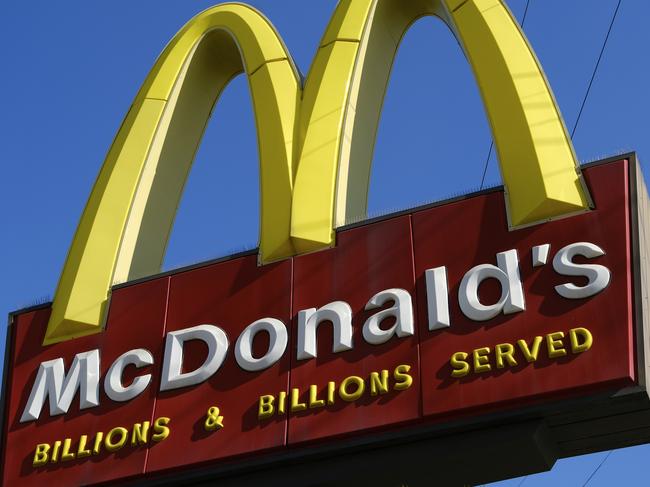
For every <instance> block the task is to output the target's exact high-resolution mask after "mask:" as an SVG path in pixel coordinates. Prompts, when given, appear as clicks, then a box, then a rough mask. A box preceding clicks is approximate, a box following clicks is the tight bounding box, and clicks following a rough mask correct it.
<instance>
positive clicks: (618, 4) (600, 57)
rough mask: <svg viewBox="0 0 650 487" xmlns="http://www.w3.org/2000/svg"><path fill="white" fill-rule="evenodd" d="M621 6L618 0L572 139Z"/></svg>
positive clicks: (572, 132) (574, 126)
mask: <svg viewBox="0 0 650 487" xmlns="http://www.w3.org/2000/svg"><path fill="white" fill-rule="evenodd" d="M620 6H621V0H618V3H617V4H616V9H615V10H614V15H612V20H611V21H610V22H609V28H608V29H607V35H606V36H605V40H604V41H603V46H602V47H601V48H600V54H598V60H597V61H596V66H594V71H593V73H591V79H590V80H589V85H588V86H587V91H586V93H585V96H584V98H583V99H582V105H580V111H578V117H577V118H576V123H575V124H574V125H573V130H571V139H573V135H574V134H575V133H576V128H578V122H579V121H580V116H581V115H582V110H583V109H584V108H585V104H586V103H587V98H588V97H589V92H590V91H591V85H592V84H593V83H594V78H595V77H596V72H597V71H598V66H599V65H600V60H601V59H602V58H603V53H604V52H605V46H607V41H608V40H609V34H610V33H611V32H612V27H613V26H614V21H615V20H616V15H617V14H618V9H619V7H620Z"/></svg>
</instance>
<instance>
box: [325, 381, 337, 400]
mask: <svg viewBox="0 0 650 487" xmlns="http://www.w3.org/2000/svg"><path fill="white" fill-rule="evenodd" d="M334 392H336V382H333V381H329V382H328V383H327V404H328V405H329V406H331V405H332V404H334Z"/></svg>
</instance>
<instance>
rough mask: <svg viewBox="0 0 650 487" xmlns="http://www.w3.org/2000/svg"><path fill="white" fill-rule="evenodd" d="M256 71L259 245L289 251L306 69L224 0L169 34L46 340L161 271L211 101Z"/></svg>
mask: <svg viewBox="0 0 650 487" xmlns="http://www.w3.org/2000/svg"><path fill="white" fill-rule="evenodd" d="M242 70H244V71H245V72H246V74H247V75H248V80H249V84H250V90H251V95H252V98H253V107H254V111H255V117H256V122H257V128H258V142H259V153H260V187H261V198H260V199H261V206H262V212H261V229H260V233H261V235H262V237H261V247H262V248H263V249H264V252H265V254H264V257H265V258H268V259H273V258H278V256H284V255H291V254H292V253H293V249H292V246H291V242H290V240H289V225H290V222H289V219H290V215H291V195H292V184H293V173H294V168H293V139H294V137H293V130H294V126H295V123H294V122H295V120H294V118H295V115H296V108H297V103H298V99H299V91H300V76H299V74H298V72H297V70H296V68H295V66H294V64H293V62H292V60H291V58H290V56H289V54H288V52H287V50H286V48H285V46H284V45H283V43H282V41H281V40H280V38H279V36H278V35H277V33H276V31H275V30H274V28H273V27H272V26H271V24H270V23H269V22H268V20H267V19H266V18H265V17H263V16H262V15H261V14H260V13H259V12H257V11H256V10H254V9H252V8H251V7H248V6H245V5H239V4H224V5H220V6H217V7H213V8H211V9H208V10H206V11H205V12H203V13H201V14H199V15H197V16H196V17H195V18H194V19H192V20H191V21H190V22H188V24H187V25H186V26H185V27H183V29H182V30H181V31H180V32H179V33H178V34H177V35H176V36H175V37H174V38H173V39H172V41H171V42H170V43H169V45H168V46H167V47H166V48H165V50H164V51H163V53H162V54H161V56H160V58H159V59H158V60H157V61H156V64H155V65H154V67H153V69H152V70H151V72H150V73H149V75H148V76H147V79H146V80H145V82H144V84H143V86H142V88H141V89H140V92H139V93H138V95H137V97H136V99H135V101H134V103H133V105H132V106H131V108H130V110H129V112H128V114H127V116H126V118H125V120H124V122H123V124H122V126H121V127H120V129H119V131H118V133H117V135H116V137H115V140H114V142H113V145H112V146H111V148H110V150H109V153H108V155H107V156H106V161H105V162H104V165H103V167H102V169H101V171H100V174H99V176H98V179H97V181H96V183H95V186H94V188H93V191H92V193H91V195H90V198H89V200H88V203H87V205H86V208H85V210H84V213H83V215H82V217H81V221H80V223H79V227H78V228H77V232H76V234H75V237H74V240H73V242H72V246H71V248H70V251H69V254H68V257H67V259H66V263H65V266H64V269H63V273H62V275H61V279H60V281H59V285H58V287H57V291H56V294H55V298H54V303H53V309H52V315H51V318H50V322H49V325H48V329H47V333H46V336H45V340H44V343H45V344H48V343H54V342H57V341H61V340H66V339H69V338H74V337H77V336H83V335H87V334H91V333H95V332H98V331H101V325H102V319H103V318H104V312H105V307H106V304H107V300H108V295H109V291H110V288H111V286H112V285H113V284H114V283H115V282H121V281H126V280H129V279H134V278H137V277H140V276H143V275H147V274H153V273H156V272H159V270H160V265H161V262H162V259H163V257H164V252H165V246H166V243H167V238H168V235H169V232H170V229H171V226H172V223H173V220H174V214H175V212H176V207H177V205H178V201H179V199H180V197H181V193H182V190H183V185H184V182H185V179H186V176H187V173H188V171H189V168H190V166H191V164H192V160H193V158H194V154H195V152H196V150H197V147H198V144H199V142H200V139H201V136H202V135H203V131H204V129H205V125H206V123H207V120H208V118H209V116H210V112H211V110H212V107H213V105H214V103H215V101H216V99H217V97H218V96H219V94H220V93H221V91H222V90H223V89H224V87H225V86H226V84H227V83H228V82H229V81H230V79H232V78H233V77H234V76H235V75H237V74H238V73H240V72H242Z"/></svg>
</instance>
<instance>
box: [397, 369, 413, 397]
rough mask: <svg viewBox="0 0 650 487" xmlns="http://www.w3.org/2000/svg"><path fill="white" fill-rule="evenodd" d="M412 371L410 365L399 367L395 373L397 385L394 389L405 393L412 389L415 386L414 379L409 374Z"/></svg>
mask: <svg viewBox="0 0 650 487" xmlns="http://www.w3.org/2000/svg"><path fill="white" fill-rule="evenodd" d="M409 370H411V366H410V365H406V364H403V365H398V366H397V367H395V370H394V371H393V379H395V385H394V386H393V389H395V390H396V391H403V390H406V389H408V388H409V387H411V384H413V377H411V375H410V374H409V373H408V372H409Z"/></svg>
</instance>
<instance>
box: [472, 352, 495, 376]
mask: <svg viewBox="0 0 650 487" xmlns="http://www.w3.org/2000/svg"><path fill="white" fill-rule="evenodd" d="M489 354H490V347H481V348H477V349H476V350H474V351H473V352H472V356H473V358H474V372H476V373H479V374H480V373H481V372H489V371H490V370H492V366H491V365H490V357H488V355H489Z"/></svg>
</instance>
